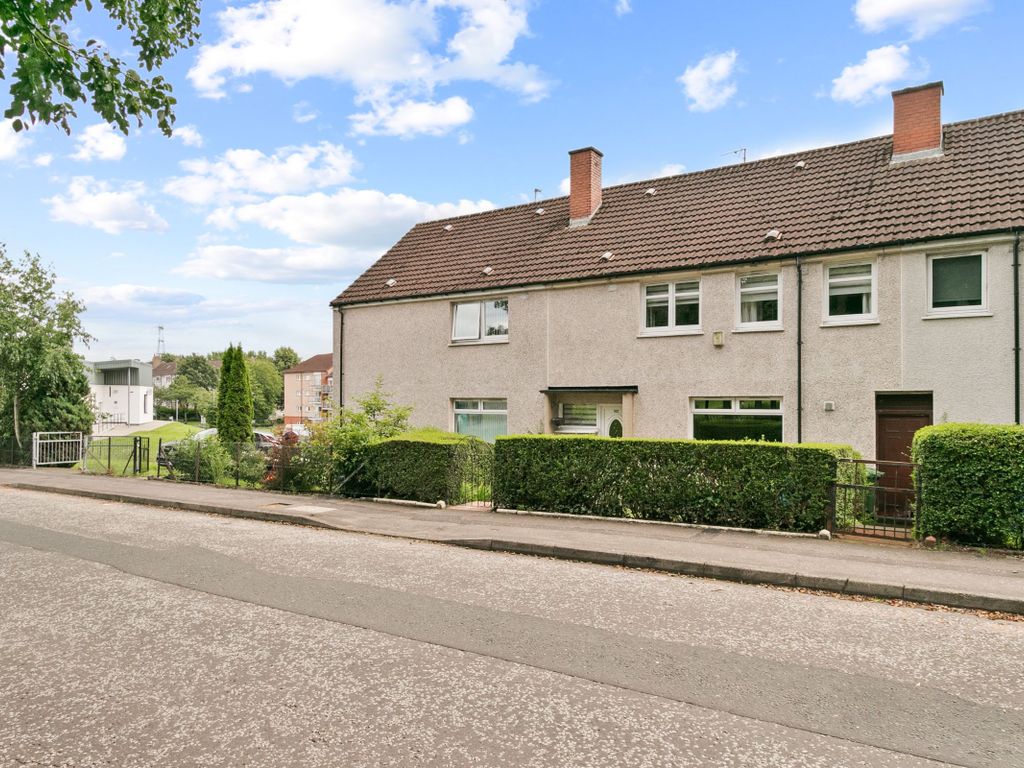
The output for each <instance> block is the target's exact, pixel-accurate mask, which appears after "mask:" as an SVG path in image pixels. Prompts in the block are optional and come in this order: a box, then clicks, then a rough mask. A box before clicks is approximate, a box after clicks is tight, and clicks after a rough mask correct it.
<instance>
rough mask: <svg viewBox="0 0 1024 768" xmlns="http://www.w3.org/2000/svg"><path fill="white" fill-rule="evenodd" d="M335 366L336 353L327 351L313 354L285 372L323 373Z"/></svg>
mask: <svg viewBox="0 0 1024 768" xmlns="http://www.w3.org/2000/svg"><path fill="white" fill-rule="evenodd" d="M333 367H334V355H332V354H331V353H330V352H326V353H324V354H322V355H313V356H312V357H311V358H309V359H308V360H303V361H302V362H301V363H299V364H298V365H293V366H292V367H291V368H288V369H286V370H285V371H284V372H285V373H323V372H324V371H329V370H331V369H332V368H333Z"/></svg>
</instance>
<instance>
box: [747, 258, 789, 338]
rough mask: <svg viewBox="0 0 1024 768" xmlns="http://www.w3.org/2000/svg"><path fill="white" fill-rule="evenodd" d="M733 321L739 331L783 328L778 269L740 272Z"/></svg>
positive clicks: (780, 277)
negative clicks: (735, 311) (748, 272)
mask: <svg viewBox="0 0 1024 768" xmlns="http://www.w3.org/2000/svg"><path fill="white" fill-rule="evenodd" d="M736 320H737V323H736V325H737V328H738V329H739V330H769V331H770V330H778V329H780V328H782V273H781V272H760V273H754V274H748V275H739V278H738V280H737V318H736Z"/></svg>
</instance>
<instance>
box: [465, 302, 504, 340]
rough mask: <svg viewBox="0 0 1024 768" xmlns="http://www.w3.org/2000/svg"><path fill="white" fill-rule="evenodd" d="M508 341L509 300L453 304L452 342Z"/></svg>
mask: <svg viewBox="0 0 1024 768" xmlns="http://www.w3.org/2000/svg"><path fill="white" fill-rule="evenodd" d="M507 340H508V299H485V300H483V301H460V302H457V303H455V304H452V341H454V342H463V343H466V342H496V341H507Z"/></svg>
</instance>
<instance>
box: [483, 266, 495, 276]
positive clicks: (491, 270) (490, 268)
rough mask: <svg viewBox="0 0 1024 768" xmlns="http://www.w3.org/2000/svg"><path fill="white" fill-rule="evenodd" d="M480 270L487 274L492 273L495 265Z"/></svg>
mask: <svg viewBox="0 0 1024 768" xmlns="http://www.w3.org/2000/svg"><path fill="white" fill-rule="evenodd" d="M480 271H481V272H483V273H484V274H485V275H489V274H491V272H493V271H494V267H484V268H483V269H481V270H480Z"/></svg>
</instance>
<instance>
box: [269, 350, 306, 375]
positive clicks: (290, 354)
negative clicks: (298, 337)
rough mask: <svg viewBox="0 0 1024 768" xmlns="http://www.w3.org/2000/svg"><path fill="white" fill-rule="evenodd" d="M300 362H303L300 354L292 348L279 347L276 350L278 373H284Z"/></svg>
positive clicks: (275, 357) (275, 363) (275, 361)
mask: <svg viewBox="0 0 1024 768" xmlns="http://www.w3.org/2000/svg"><path fill="white" fill-rule="evenodd" d="M299 362H301V361H300V358H299V354H298V352H296V351H295V350H294V349H292V348H291V347H278V348H277V349H275V350H274V367H275V368H277V371H278V373H284V371H285V370H287V369H288V368H291V367H292V366H295V365H298V364H299Z"/></svg>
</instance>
